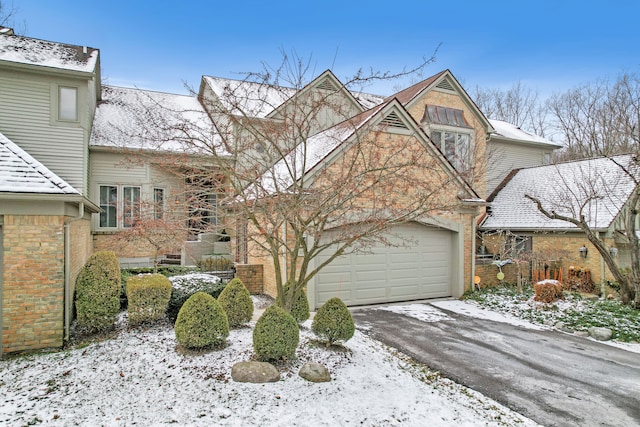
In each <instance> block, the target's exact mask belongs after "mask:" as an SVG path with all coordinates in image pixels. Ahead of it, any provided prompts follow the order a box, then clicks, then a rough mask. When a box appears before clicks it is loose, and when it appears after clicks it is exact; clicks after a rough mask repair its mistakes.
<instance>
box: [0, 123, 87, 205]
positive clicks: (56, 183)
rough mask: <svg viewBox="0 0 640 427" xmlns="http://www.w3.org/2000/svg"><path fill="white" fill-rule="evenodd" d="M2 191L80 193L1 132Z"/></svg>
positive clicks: (0, 169) (0, 187)
mask: <svg viewBox="0 0 640 427" xmlns="http://www.w3.org/2000/svg"><path fill="white" fill-rule="evenodd" d="M0 192H3V193H33V194H80V193H79V192H78V190H76V189H75V188H73V187H72V186H71V185H69V184H67V183H66V182H65V181H64V180H63V179H61V178H60V177H58V176H57V175H56V174H55V173H53V172H51V171H50V170H49V169H47V167H46V166H45V165H43V164H42V163H40V162H39V161H37V160H36V159H34V158H33V157H31V156H30V155H29V153H27V152H26V151H24V150H23V149H22V148H20V147H19V146H18V145H17V144H15V143H14V142H12V141H11V140H10V139H9V138H7V137H6V136H4V135H3V134H2V133H0Z"/></svg>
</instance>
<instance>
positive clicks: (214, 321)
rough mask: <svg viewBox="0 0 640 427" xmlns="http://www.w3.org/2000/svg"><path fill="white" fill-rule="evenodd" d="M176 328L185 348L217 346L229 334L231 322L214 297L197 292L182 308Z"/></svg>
mask: <svg viewBox="0 0 640 427" xmlns="http://www.w3.org/2000/svg"><path fill="white" fill-rule="evenodd" d="M174 330H175V333H176V339H177V340H178V343H179V344H180V345H181V346H183V347H185V348H205V347H215V346H220V345H222V344H223V343H224V342H225V340H226V339H227V336H229V322H228V321H227V315H226V314H225V313H224V310H222V308H221V307H220V305H219V304H218V302H217V301H216V299H215V298H214V297H212V296H211V295H209V294H206V293H204V292H196V293H195V294H193V295H191V297H189V299H188V300H187V301H186V302H185V303H184V305H183V306H182V308H181V309H180V312H179V313H178V319H177V320H176V324H175V327H174Z"/></svg>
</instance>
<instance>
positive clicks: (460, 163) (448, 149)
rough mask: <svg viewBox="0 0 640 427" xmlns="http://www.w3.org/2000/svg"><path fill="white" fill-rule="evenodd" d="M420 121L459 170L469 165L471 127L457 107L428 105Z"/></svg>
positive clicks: (432, 139) (463, 169) (465, 168)
mask: <svg viewBox="0 0 640 427" xmlns="http://www.w3.org/2000/svg"><path fill="white" fill-rule="evenodd" d="M422 123H423V125H424V126H425V130H426V131H427V133H428V134H429V136H430V137H431V141H433V143H434V144H435V145H436V146H437V147H438V148H439V149H440V151H441V152H442V154H444V155H445V157H446V158H447V159H448V160H449V161H450V162H451V164H453V166H454V167H455V168H456V169H458V170H459V171H465V170H467V169H469V167H470V166H471V151H472V145H471V141H472V137H473V128H472V127H471V126H470V125H469V123H468V122H467V120H466V118H465V117H464V111H462V110H460V109H457V108H450V107H443V106H440V105H428V104H427V106H426V107H425V111H424V115H423V116H422Z"/></svg>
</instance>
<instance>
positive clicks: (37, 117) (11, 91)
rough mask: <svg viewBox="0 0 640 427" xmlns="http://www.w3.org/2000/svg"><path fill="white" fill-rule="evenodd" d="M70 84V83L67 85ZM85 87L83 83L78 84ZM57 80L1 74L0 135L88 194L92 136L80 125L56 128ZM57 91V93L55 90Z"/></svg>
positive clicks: (82, 93)
mask: <svg viewBox="0 0 640 427" xmlns="http://www.w3.org/2000/svg"><path fill="white" fill-rule="evenodd" d="M65 84H68V81H65ZM75 85H76V86H81V85H80V82H76V83H75ZM84 85H85V86H84V87H82V86H81V87H80V97H79V99H80V105H81V106H82V105H84V104H82V99H83V97H84V95H86V81H85V82H84ZM52 87H54V89H55V88H57V86H56V83H55V82H54V81H53V80H47V79H44V78H40V77H37V76H31V75H30V74H28V73H23V74H20V75H15V74H11V73H2V72H0V106H1V108H0V131H1V132H2V133H3V134H4V135H5V136H6V137H7V138H9V139H11V140H12V141H13V142H15V143H16V144H18V145H19V146H20V147H21V148H22V149H24V150H25V151H27V152H28V153H29V154H31V155H32V156H33V157H35V158H36V159H37V160H39V161H40V162H42V163H43V164H44V165H45V166H47V167H48V168H49V169H50V170H51V171H53V172H54V173H55V174H56V175H58V176H59V177H60V178H62V179H64V180H65V181H66V182H67V183H69V184H70V185H72V186H73V187H74V188H75V189H77V190H78V191H80V192H81V193H84V192H85V191H86V188H85V182H86V181H85V179H86V178H85V177H86V172H87V168H86V166H85V165H86V160H85V159H86V147H87V138H88V132H86V130H85V129H84V128H82V127H81V124H80V123H82V119H83V118H84V117H86V114H83V113H82V112H79V114H80V115H81V121H80V123H76V124H73V125H65V126H54V125H52V117H53V116H52V114H53V113H52V111H51V105H52V100H51V92H52V90H53V89H52ZM55 90H57V89H55Z"/></svg>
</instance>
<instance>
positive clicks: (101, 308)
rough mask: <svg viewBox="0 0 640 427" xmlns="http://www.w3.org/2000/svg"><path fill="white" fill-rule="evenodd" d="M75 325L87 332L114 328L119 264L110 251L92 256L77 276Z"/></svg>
mask: <svg viewBox="0 0 640 427" xmlns="http://www.w3.org/2000/svg"><path fill="white" fill-rule="evenodd" d="M75 303H76V313H77V316H78V319H77V320H78V326H79V327H80V328H81V329H84V330H86V331H88V332H91V333H93V332H99V331H102V330H106V329H109V328H111V327H113V324H114V322H115V321H116V318H117V317H118V313H119V312H120V264H119V263H118V259H117V258H116V256H115V254H114V253H113V252H111V251H98V252H96V253H94V254H93V255H91V257H89V259H88V260H87V262H86V263H85V265H84V267H82V269H81V270H80V273H79V274H78V277H77V278H76V290H75Z"/></svg>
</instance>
